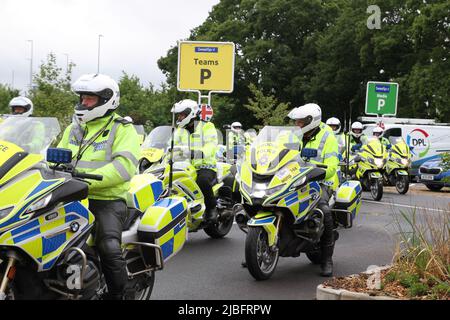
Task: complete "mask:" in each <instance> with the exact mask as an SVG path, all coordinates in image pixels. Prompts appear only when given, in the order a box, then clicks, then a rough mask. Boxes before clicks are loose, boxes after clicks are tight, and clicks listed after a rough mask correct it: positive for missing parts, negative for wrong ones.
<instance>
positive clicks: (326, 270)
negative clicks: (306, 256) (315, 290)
mask: <svg viewBox="0 0 450 320" xmlns="http://www.w3.org/2000/svg"><path fill="white" fill-rule="evenodd" d="M321 249H322V263H321V264H320V275H321V276H322V277H331V276H332V275H333V259H332V257H333V251H334V244H332V245H326V246H322V247H321Z"/></svg>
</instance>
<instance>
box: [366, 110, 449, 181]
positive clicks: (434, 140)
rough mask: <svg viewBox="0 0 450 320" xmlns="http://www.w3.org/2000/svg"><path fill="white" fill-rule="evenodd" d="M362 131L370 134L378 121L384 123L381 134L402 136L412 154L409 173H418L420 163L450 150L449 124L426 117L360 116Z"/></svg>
mask: <svg viewBox="0 0 450 320" xmlns="http://www.w3.org/2000/svg"><path fill="white" fill-rule="evenodd" d="M358 119H359V120H360V121H361V122H362V123H363V127H364V130H363V132H364V133H365V134H366V135H367V136H368V137H371V136H372V131H373V129H374V127H375V126H377V124H378V123H380V122H382V123H383V124H384V133H383V136H384V137H386V138H389V137H391V136H395V137H403V139H405V141H406V143H407V144H408V145H409V147H410V148H411V152H412V154H413V158H412V161H413V162H412V168H411V169H412V170H411V172H410V173H411V175H413V176H416V175H418V170H419V167H420V165H421V164H423V163H424V162H426V161H428V160H432V159H436V158H440V157H441V155H442V153H445V152H450V124H448V123H436V122H435V121H434V120H428V119H407V118H387V117H380V118H377V117H360V118H358Z"/></svg>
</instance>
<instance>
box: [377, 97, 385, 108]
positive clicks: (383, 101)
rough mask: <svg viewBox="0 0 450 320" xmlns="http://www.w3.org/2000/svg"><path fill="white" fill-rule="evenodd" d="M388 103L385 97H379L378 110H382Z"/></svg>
mask: <svg viewBox="0 0 450 320" xmlns="http://www.w3.org/2000/svg"><path fill="white" fill-rule="evenodd" d="M385 105H386V100H384V99H378V111H380V110H381V108H383V107H384V106H385Z"/></svg>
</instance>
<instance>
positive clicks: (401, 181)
mask: <svg viewBox="0 0 450 320" xmlns="http://www.w3.org/2000/svg"><path fill="white" fill-rule="evenodd" d="M395 188H396V189H397V191H398V193H400V194H405V193H407V192H408V190H409V177H408V176H402V175H398V176H397V180H396V182H395Z"/></svg>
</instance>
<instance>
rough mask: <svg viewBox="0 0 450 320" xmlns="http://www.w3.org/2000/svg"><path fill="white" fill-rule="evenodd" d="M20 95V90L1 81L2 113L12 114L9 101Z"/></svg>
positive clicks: (0, 111) (0, 110)
mask: <svg viewBox="0 0 450 320" xmlns="http://www.w3.org/2000/svg"><path fill="white" fill-rule="evenodd" d="M19 95H20V91H19V90H17V89H13V88H11V87H9V86H7V85H3V84H1V83H0V115H1V114H10V113H11V110H10V109H9V102H10V101H11V99H12V98H14V97H17V96H19Z"/></svg>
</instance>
